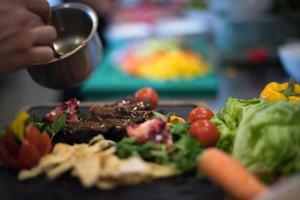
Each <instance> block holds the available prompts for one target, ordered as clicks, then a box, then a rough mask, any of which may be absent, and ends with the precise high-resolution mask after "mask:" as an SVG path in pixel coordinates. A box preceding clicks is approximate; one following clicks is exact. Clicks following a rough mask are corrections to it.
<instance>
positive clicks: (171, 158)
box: [116, 120, 204, 172]
mask: <svg viewBox="0 0 300 200" xmlns="http://www.w3.org/2000/svg"><path fill="white" fill-rule="evenodd" d="M189 126H190V123H188V122H186V123H179V122H178V121H177V120H174V121H173V122H172V124H171V126H170V132H171V133H172V134H173V136H175V137H173V139H174V144H173V146H172V147H170V148H167V146H166V145H164V144H156V143H155V142H153V141H149V142H147V143H140V142H138V141H136V140H135V139H134V138H128V137H126V138H124V139H122V140H121V141H120V142H118V143H117V144H116V147H117V155H118V157H120V158H128V157H130V156H133V155H139V156H141V157H142V158H143V159H144V160H146V161H151V162H155V163H159V164H169V165H172V166H175V167H176V168H177V169H178V170H180V171H181V172H187V171H190V170H193V169H194V168H196V158H197V156H198V155H199V154H200V153H201V152H202V151H203V149H204V146H203V145H202V144H200V143H199V142H197V141H196V140H195V139H194V138H193V137H192V136H190V135H189V134H188V128H189Z"/></svg>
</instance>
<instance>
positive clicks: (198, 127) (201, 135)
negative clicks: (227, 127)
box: [190, 120, 219, 146]
mask: <svg viewBox="0 0 300 200" xmlns="http://www.w3.org/2000/svg"><path fill="white" fill-rule="evenodd" d="M190 132H191V134H192V135H194V136H195V138H196V139H197V140H198V141H199V142H201V143H203V144H205V145H206V146H214V145H215V144H216V143H217V142H218V140H219V132H218V129H217V127H216V126H215V125H214V124H213V123H211V122H210V121H209V120H197V121H195V122H193V123H192V125H191V128H190Z"/></svg>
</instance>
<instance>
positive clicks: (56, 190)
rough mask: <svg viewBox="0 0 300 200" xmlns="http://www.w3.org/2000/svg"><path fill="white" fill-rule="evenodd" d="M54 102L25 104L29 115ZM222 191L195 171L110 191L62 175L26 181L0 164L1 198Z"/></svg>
mask: <svg viewBox="0 0 300 200" xmlns="http://www.w3.org/2000/svg"><path fill="white" fill-rule="evenodd" d="M90 106H91V105H89V104H84V105H81V107H80V110H81V112H83V113H86V114H88V113H89V108H90ZM195 106H196V105H194V104H162V105H159V106H158V110H159V111H161V112H163V113H170V112H174V113H177V114H178V115H181V116H183V117H186V116H187V114H188V112H189V111H190V110H191V109H192V108H194V107H195ZM53 107H54V105H42V106H32V107H28V108H27V109H26V110H27V111H28V112H29V114H31V115H36V116H42V115H44V114H45V113H47V112H49V111H50V110H51V109H52V108H53ZM225 196H226V195H225V194H224V192H223V191H222V190H221V189H220V188H219V187H218V186H216V185H215V184H213V183H212V182H210V181H209V180H207V179H205V178H197V177H196V175H195V174H187V175H185V176H177V177H171V178H165V179H158V180H155V181H152V182H148V183H143V184H139V185H134V186H125V187H119V188H116V189H113V190H99V189H96V188H92V189H85V188H83V187H82V186H81V185H80V183H79V182H78V181H77V180H75V179H74V178H71V176H69V175H64V176H62V177H60V178H58V179H57V180H54V181H47V180H46V179H45V178H44V177H39V178H36V179H33V180H29V181H26V182H20V181H19V180H18V179H17V173H16V172H13V171H11V170H9V169H7V168H6V167H4V166H2V165H0V199H6V200H17V199H30V200H35V199H39V200H40V199H43V200H53V199H55V200H56V199H58V200H60V199H61V200H69V199H70V200H80V199H84V200H89V199H102V200H106V199H107V200H109V199H114V200H118V199H120V200H121V199H122V200H127V199H143V200H148V199H149V200H150V199H151V200H152V199H153V200H168V199H172V200H177V199H186V200H194V199H195V200H198V199H206V200H220V199H224V198H225Z"/></svg>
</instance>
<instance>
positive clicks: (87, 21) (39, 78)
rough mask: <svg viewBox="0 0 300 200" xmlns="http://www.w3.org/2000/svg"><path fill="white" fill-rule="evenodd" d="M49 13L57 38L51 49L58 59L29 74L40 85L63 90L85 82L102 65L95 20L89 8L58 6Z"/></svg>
mask: <svg viewBox="0 0 300 200" xmlns="http://www.w3.org/2000/svg"><path fill="white" fill-rule="evenodd" d="M51 11H52V15H51V16H52V17H51V24H52V25H53V26H54V27H55V28H56V30H57V35H58V38H57V39H56V41H55V42H54V43H53V47H54V49H55V51H56V52H57V53H58V54H59V55H58V56H56V57H55V58H54V59H52V60H50V61H49V62H46V63H38V64H35V65H34V66H31V67H29V68H28V72H29V74H30V76H31V77H32V79H33V80H34V81H36V82H37V83H39V84H40V85H43V86H45V87H48V88H52V89H66V88H70V87H73V86H76V85H78V84H80V83H81V82H83V81H84V80H85V79H87V78H88V77H89V75H90V74H91V73H92V72H93V71H94V69H95V68H96V66H97V64H98V63H99V62H100V61H101V58H102V44H101V41H100V39H99V36H98V33H97V26H98V17H97V14H96V13H95V12H94V10H92V9H91V8H90V7H88V6H86V5H83V4H79V3H66V4H61V5H58V6H55V7H53V8H51Z"/></svg>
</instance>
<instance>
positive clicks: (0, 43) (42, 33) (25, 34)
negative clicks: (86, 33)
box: [0, 0, 56, 75]
mask: <svg viewBox="0 0 300 200" xmlns="http://www.w3.org/2000/svg"><path fill="white" fill-rule="evenodd" d="M49 9H50V8H49V4H48V2H47V1H46V0H0V75H1V74H5V73H8V72H12V71H15V70H18V69H22V68H25V67H28V66H30V65H32V64H34V63H39V62H45V61H48V60H50V59H51V58H53V57H54V55H53V51H52V50H51V48H50V47H49V44H51V43H53V41H54V40H55V39H56V30H55V28H54V27H52V26H48V25H45V24H46V23H47V21H48V18H49Z"/></svg>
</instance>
